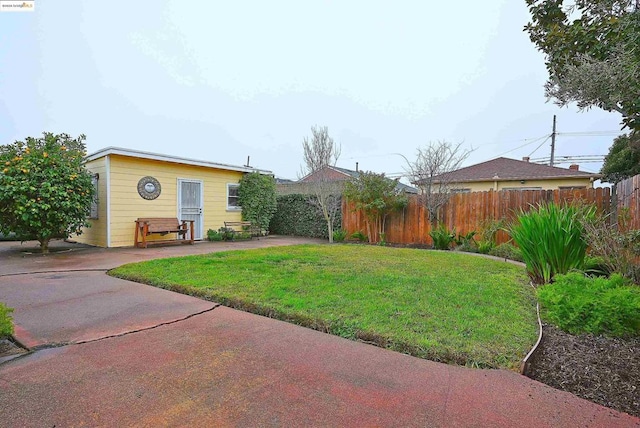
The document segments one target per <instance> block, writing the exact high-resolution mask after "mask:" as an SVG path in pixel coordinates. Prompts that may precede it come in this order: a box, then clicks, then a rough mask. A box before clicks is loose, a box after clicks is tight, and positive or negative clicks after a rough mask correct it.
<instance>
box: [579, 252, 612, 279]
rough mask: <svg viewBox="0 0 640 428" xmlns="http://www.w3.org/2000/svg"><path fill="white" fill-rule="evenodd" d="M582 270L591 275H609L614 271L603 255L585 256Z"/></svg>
mask: <svg viewBox="0 0 640 428" xmlns="http://www.w3.org/2000/svg"><path fill="white" fill-rule="evenodd" d="M582 270H583V271H584V273H585V274H587V275H590V276H609V275H611V274H612V273H613V272H612V271H611V270H610V269H609V266H608V265H607V263H606V262H605V261H604V259H603V258H602V257H594V256H587V257H585V259H584V267H583V268H582Z"/></svg>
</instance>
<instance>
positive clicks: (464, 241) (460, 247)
mask: <svg viewBox="0 0 640 428" xmlns="http://www.w3.org/2000/svg"><path fill="white" fill-rule="evenodd" d="M475 236H476V231H475V230H472V231H471V232H468V233H466V234H464V235H463V234H461V233H459V234H458V236H457V237H456V238H455V240H454V242H455V243H456V248H455V249H456V250H457V251H465V252H467V253H477V252H478V244H477V243H476V240H475V238H474V237H475Z"/></svg>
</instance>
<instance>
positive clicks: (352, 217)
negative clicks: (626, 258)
mask: <svg viewBox="0 0 640 428" xmlns="http://www.w3.org/2000/svg"><path fill="white" fill-rule="evenodd" d="M630 180H631V179H630ZM634 180H635V181H631V182H630V183H627V182H626V181H625V182H622V183H619V184H618V186H619V187H618V192H619V195H621V194H624V195H626V196H624V197H619V198H618V206H621V204H626V205H622V206H624V207H626V208H628V209H629V212H630V214H631V217H632V218H633V219H634V221H635V223H634V228H640V224H639V223H640V221H639V219H638V215H639V214H640V198H639V197H638V188H639V187H640V176H637V177H634ZM551 201H553V202H556V203H558V204H566V203H572V202H577V201H580V202H581V203H585V204H593V205H595V206H596V208H597V209H598V211H599V212H601V213H604V214H608V213H609V212H610V210H611V208H612V203H611V190H610V189H609V188H608V187H600V188H597V189H571V190H567V189H562V190H523V191H514V190H503V191H499V192H496V191H493V190H490V191H488V192H474V193H458V194H453V195H451V198H450V200H449V202H447V203H446V204H445V205H444V206H443V207H442V210H441V213H442V216H441V221H442V223H444V224H445V225H446V226H447V227H448V228H449V229H454V230H455V231H456V233H461V234H466V233H469V232H471V231H480V230H481V228H482V226H483V224H484V223H485V222H489V221H494V220H495V221H498V220H501V219H504V220H506V221H507V222H510V221H512V220H514V219H515V218H516V216H517V213H518V212H520V211H521V210H522V211H528V210H529V209H530V208H531V207H532V206H536V205H537V204H539V203H541V202H551ZM352 207H353V205H351V204H349V203H348V201H344V202H343V215H342V228H343V229H344V230H346V231H347V232H348V233H349V234H352V233H354V232H356V231H358V230H360V231H362V232H364V233H367V231H366V223H365V218H364V215H363V214H362V213H361V212H354V211H353V209H352ZM430 230H431V225H430V223H429V215H428V212H427V211H426V209H425V208H424V205H423V204H422V202H421V200H420V196H418V195H411V196H410V197H409V204H408V205H407V207H406V208H405V209H404V210H403V211H402V212H398V213H394V214H392V215H390V216H389V217H388V218H387V221H386V231H385V233H386V237H385V239H386V240H387V242H393V243H398V244H431V243H432V242H431V237H430V236H429V232H430ZM508 239H509V237H508V235H507V234H505V233H502V232H500V233H498V236H497V241H498V243H503V242H507V241H508Z"/></svg>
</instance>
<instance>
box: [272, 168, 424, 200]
mask: <svg viewBox="0 0 640 428" xmlns="http://www.w3.org/2000/svg"><path fill="white" fill-rule="evenodd" d="M358 176H360V171H357V170H356V171H354V170H351V169H346V168H340V167H337V166H328V167H325V168H324V169H322V170H320V171H317V172H315V173H313V174H309V175H306V176H305V177H303V178H301V179H300V180H299V181H294V182H291V181H289V180H282V181H281V182H280V183H277V184H276V187H277V189H278V193H279V194H281V195H286V194H292V193H306V192H307V190H306V189H305V185H306V184H309V183H317V182H319V181H323V182H335V183H336V185H337V186H339V185H340V182H344V181H347V180H351V179H352V178H357V177H358ZM396 189H397V190H398V191H403V192H405V193H409V194H417V193H418V189H416V188H414V187H411V186H407V185H406V184H403V183H400V182H399V181H398V182H397V185H396Z"/></svg>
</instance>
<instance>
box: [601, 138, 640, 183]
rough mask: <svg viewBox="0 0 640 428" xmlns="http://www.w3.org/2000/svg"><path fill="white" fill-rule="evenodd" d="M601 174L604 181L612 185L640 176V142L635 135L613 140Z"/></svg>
mask: <svg viewBox="0 0 640 428" xmlns="http://www.w3.org/2000/svg"><path fill="white" fill-rule="evenodd" d="M600 173H601V174H602V180H603V181H608V182H610V183H618V182H619V181H622V180H624V179H626V178H629V177H633V176H634V175H637V174H640V141H639V138H638V137H635V133H631V134H630V135H626V134H625V135H620V136H619V137H617V138H616V139H614V140H613V145H612V146H611V148H609V154H608V155H607V156H606V157H605V158H604V164H603V165H602V169H601V170H600Z"/></svg>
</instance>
